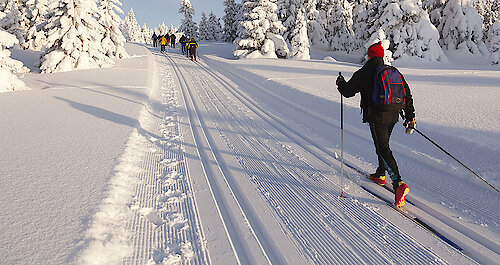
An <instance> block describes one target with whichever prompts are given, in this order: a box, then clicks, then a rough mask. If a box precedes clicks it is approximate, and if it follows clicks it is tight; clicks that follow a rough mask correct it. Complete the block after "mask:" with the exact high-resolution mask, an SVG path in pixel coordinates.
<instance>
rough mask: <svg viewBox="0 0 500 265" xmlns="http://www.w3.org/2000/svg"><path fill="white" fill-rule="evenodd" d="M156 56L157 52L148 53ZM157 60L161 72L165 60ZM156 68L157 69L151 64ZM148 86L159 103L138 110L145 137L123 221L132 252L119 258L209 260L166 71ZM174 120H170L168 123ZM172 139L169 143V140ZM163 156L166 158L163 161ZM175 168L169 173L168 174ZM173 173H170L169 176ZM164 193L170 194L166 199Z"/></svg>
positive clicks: (139, 261) (129, 261)
mask: <svg viewBox="0 0 500 265" xmlns="http://www.w3.org/2000/svg"><path fill="white" fill-rule="evenodd" d="M154 60H155V61H156V60H158V56H154ZM158 65H160V70H161V72H162V73H165V72H168V71H165V69H164V68H166V67H167V64H161V63H158V62H155V68H157V67H158ZM155 70H156V71H157V73H159V72H160V70H158V69H155ZM153 82H154V84H153V89H156V88H157V89H158V91H152V93H153V94H156V95H155V96H156V97H157V98H153V100H158V101H160V102H161V103H162V104H163V105H164V106H165V108H164V109H162V110H161V111H160V113H158V115H154V113H151V112H150V111H149V110H148V113H147V114H145V115H143V116H141V119H140V120H141V126H144V128H145V129H142V132H141V131H140V133H141V134H142V135H143V136H144V137H145V138H149V141H148V143H147V147H146V149H147V150H149V151H147V152H146V154H145V157H144V159H143V160H142V162H140V164H139V165H137V166H138V167H139V168H140V170H141V171H140V173H139V174H138V178H139V183H138V184H137V185H136V187H135V188H134V200H133V201H132V203H131V205H130V206H129V207H131V208H132V209H133V212H134V213H135V214H133V215H132V216H131V218H130V220H129V222H128V227H127V228H128V230H129V231H131V240H130V241H131V242H132V253H131V255H130V256H128V257H126V258H124V260H123V264H146V263H148V262H151V261H154V262H155V263H157V262H161V261H162V260H163V261H166V260H167V259H168V258H169V255H180V256H182V257H181V260H182V263H183V264H210V261H209V260H208V257H207V253H206V250H205V249H204V247H203V245H202V241H203V233H202V231H201V229H200V224H199V217H198V216H197V212H198V211H197V209H196V208H197V206H196V202H195V201H194V200H193V197H192V188H191V183H190V178H189V175H188V174H186V170H185V158H184V156H183V154H182V151H181V148H182V146H181V145H180V141H177V140H178V137H179V126H178V121H177V119H178V118H177V112H176V109H175V108H176V107H175V99H174V100H172V99H173V98H174V93H175V91H174V90H173V89H174V87H173V83H172V77H171V76H168V75H165V74H163V75H161V76H158V74H155V75H154V80H153ZM172 124H174V126H172ZM172 143H174V144H172ZM164 161H169V162H167V163H164ZM174 173H175V174H174ZM169 174H173V178H170V177H169ZM169 191H178V192H180V193H181V194H183V196H185V197H182V196H180V197H176V196H175V195H170V194H169ZM169 199H172V200H171V201H170V200H169ZM144 210H151V212H150V213H152V214H153V215H154V217H155V219H149V218H148V216H147V215H145V214H144V213H145V212H141V211H144ZM174 216H176V217H179V218H181V219H184V223H180V224H176V223H173V224H172V223H169V221H172V220H171V218H172V217H174ZM189 245H190V247H191V250H192V253H191V255H192V256H191V255H190V256H191V257H184V256H183V255H184V254H186V253H183V252H182V247H183V246H189Z"/></svg>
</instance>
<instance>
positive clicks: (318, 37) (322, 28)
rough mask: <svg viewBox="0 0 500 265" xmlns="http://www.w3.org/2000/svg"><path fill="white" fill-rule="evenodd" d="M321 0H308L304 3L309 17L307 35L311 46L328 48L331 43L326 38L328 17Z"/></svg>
mask: <svg viewBox="0 0 500 265" xmlns="http://www.w3.org/2000/svg"><path fill="white" fill-rule="evenodd" d="M319 1H321V0H307V1H306V2H305V3H304V7H305V10H306V18H307V20H306V21H307V35H308V37H309V43H310V45H311V46H313V47H316V48H319V49H323V50H327V49H328V48H329V43H328V41H327V40H326V36H327V31H326V25H327V21H328V20H327V18H326V12H325V10H323V8H324V4H322V3H320V2H319Z"/></svg>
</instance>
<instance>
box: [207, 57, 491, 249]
mask: <svg viewBox="0 0 500 265" xmlns="http://www.w3.org/2000/svg"><path fill="white" fill-rule="evenodd" d="M204 59H205V58H204ZM205 60H207V59H205ZM207 61H210V62H211V65H215V66H217V67H219V68H221V69H223V70H224V71H227V72H229V73H230V74H232V75H234V76H236V77H237V78H239V79H241V80H243V81H245V82H247V83H249V84H251V85H252V86H254V87H256V88H258V89H259V90H261V91H263V92H265V93H266V94H268V95H270V96H272V97H274V98H276V99H277V100H279V101H281V102H284V103H285V104H287V105H290V106H292V107H294V108H296V109H298V110H300V111H301V112H303V113H304V114H307V115H309V116H311V117H312V118H315V119H318V120H320V121H322V122H324V123H327V124H330V125H331V126H337V124H336V123H334V122H332V120H334V119H331V120H330V119H327V118H324V117H322V116H321V115H320V114H317V113H312V112H311V111H309V110H307V109H305V108H304V107H302V106H298V105H297V104H294V103H293V102H289V101H288V100H286V99H282V98H280V97H279V96H277V95H275V94H274V93H272V92H270V91H267V90H265V89H263V88H262V87H261V86H260V85H259V84H257V83H255V82H253V81H250V80H248V79H247V78H245V77H242V76H240V75H239V74H237V73H234V72H233V71H231V70H230V69H227V68H225V67H222V66H220V65H218V63H214V62H213V60H210V59H208V60H207ZM200 65H201V64H200ZM254 105H255V106H256V107H257V108H260V107H259V106H257V105H256V104H254ZM283 126H284V127H286V128H287V129H288V130H290V131H292V132H294V131H293V130H292V129H290V128H288V127H287V126H285V125H283ZM346 130H349V128H346ZM353 134H354V135H356V136H358V137H360V138H362V139H365V140H366V139H367V138H366V137H364V136H361V135H359V133H357V130H356V129H354V133H353ZM296 135H297V136H298V137H301V138H302V139H304V140H305V141H306V142H308V143H311V144H313V145H314V146H315V147H317V148H318V149H320V150H321V151H323V152H324V153H326V154H328V155H329V156H330V157H333V158H335V156H334V155H333V154H332V151H329V150H325V149H324V148H322V147H320V146H318V145H316V144H314V143H313V142H312V141H311V140H309V139H306V138H304V137H303V136H301V135H300V134H297V133H296ZM368 140H370V141H371V139H368ZM402 153H403V155H404V152H402ZM312 154H313V155H315V156H317V154H314V153H312ZM318 158H319V157H318ZM320 159H321V158H320ZM335 160H337V161H339V159H338V158H335ZM346 161H347V160H346ZM339 162H340V161H339ZM347 162H348V163H351V161H347ZM350 166H351V167H355V164H354V163H353V164H351V165H350ZM351 169H352V168H351ZM437 169H439V167H437ZM354 170H355V171H356V170H359V169H354ZM448 174H449V173H448ZM413 185H414V186H419V187H424V186H423V185H420V184H418V183H415V184H413ZM424 189H426V190H431V191H432V192H433V194H436V197H439V198H440V199H442V200H444V201H447V200H448V198H449V197H451V198H453V199H454V203H455V204H458V205H461V206H462V208H463V209H466V210H468V211H471V212H474V211H476V212H481V214H483V215H485V216H490V217H491V218H492V219H494V220H497V221H498V222H500V216H498V214H495V215H493V214H492V212H496V211H490V210H488V208H485V207H482V206H481V205H479V204H478V203H474V202H471V203H464V202H463V201H462V200H460V198H462V196H460V194H458V193H457V190H452V189H451V186H450V190H449V193H447V195H446V196H443V195H441V194H440V192H437V191H436V190H435V189H434V188H432V187H429V186H425V188H424ZM412 200H415V201H416V202H418V204H419V206H418V207H419V208H421V210H422V211H424V212H426V213H427V214H429V215H431V216H433V217H434V218H436V219H438V220H440V221H442V222H443V223H445V224H447V225H449V226H450V227H452V228H454V229H455V230H457V231H459V230H458V229H459V228H460V229H465V230H462V231H466V232H465V233H464V232H459V233H460V234H463V235H464V236H466V237H468V238H470V239H471V240H473V241H476V242H477V243H479V244H481V245H483V246H484V247H486V248H488V249H490V250H491V251H493V252H495V253H496V254H499V255H500V243H499V242H495V241H493V240H492V239H490V238H488V237H485V236H482V235H481V234H478V233H477V232H475V231H473V230H471V229H470V228H468V227H466V226H465V225H464V224H461V223H459V222H457V221H456V220H454V219H452V218H450V217H449V216H446V215H444V214H443V213H440V212H437V211H430V212H429V211H428V210H427V211H426V210H425V208H428V209H432V207H430V206H428V205H426V204H425V203H423V202H422V201H421V200H418V199H417V198H412V196H411V195H409V196H408V201H409V202H411V201H412ZM415 206H417V205H415ZM431 227H432V226H431Z"/></svg>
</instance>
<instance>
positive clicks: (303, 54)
mask: <svg viewBox="0 0 500 265" xmlns="http://www.w3.org/2000/svg"><path fill="white" fill-rule="evenodd" d="M303 10H304V9H303V8H301V9H299V11H298V13H297V17H296V21H295V27H294V29H293V32H292V34H291V35H292V36H293V37H292V40H291V41H290V44H291V46H292V58H293V59H297V60H309V59H311V56H310V55H309V38H308V36H307V22H306V18H305V16H304V13H303V12H304V11H303Z"/></svg>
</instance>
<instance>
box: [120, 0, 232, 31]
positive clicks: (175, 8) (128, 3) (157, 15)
mask: <svg viewBox="0 0 500 265" xmlns="http://www.w3.org/2000/svg"><path fill="white" fill-rule="evenodd" d="M190 1H191V5H193V8H194V11H195V16H194V21H195V22H196V24H199V23H200V19H201V13H202V12H205V14H207V16H208V14H210V12H212V11H213V12H214V14H215V15H216V16H217V17H218V18H221V23H223V21H222V16H223V15H224V5H223V3H224V0H190ZM236 2H239V1H236ZM121 3H122V9H123V12H124V15H122V16H121V17H122V18H123V17H124V16H126V15H127V14H128V12H129V10H130V8H131V7H132V8H133V9H134V13H135V16H136V18H137V22H139V24H140V25H141V26H142V25H143V24H144V23H146V25H148V26H149V27H150V28H154V27H156V26H158V25H160V24H161V23H162V22H165V24H166V25H167V26H169V25H170V24H174V26H175V25H180V23H181V19H182V18H183V17H182V16H181V14H179V7H180V3H181V0H121Z"/></svg>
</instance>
